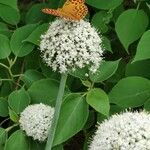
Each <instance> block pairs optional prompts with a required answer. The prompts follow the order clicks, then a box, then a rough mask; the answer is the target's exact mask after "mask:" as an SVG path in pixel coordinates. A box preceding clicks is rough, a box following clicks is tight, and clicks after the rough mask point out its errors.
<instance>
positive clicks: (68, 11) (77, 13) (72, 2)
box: [42, 0, 88, 21]
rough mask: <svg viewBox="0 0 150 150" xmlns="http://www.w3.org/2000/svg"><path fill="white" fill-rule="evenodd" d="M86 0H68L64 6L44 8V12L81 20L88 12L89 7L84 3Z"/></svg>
mask: <svg viewBox="0 0 150 150" xmlns="http://www.w3.org/2000/svg"><path fill="white" fill-rule="evenodd" d="M84 3H85V0H67V1H66V2H65V4H64V5H63V7H62V8H58V9H49V8H45V9H42V12H44V13H46V14H51V15H54V16H59V17H62V18H66V19H69V20H75V21H79V20H81V19H83V18H84V17H85V16H86V14H87V13H88V8H87V6H86V5H85V4H84Z"/></svg>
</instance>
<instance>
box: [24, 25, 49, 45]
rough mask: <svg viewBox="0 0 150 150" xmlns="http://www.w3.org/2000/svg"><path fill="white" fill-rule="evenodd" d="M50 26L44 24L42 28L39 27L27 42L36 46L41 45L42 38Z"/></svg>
mask: <svg viewBox="0 0 150 150" xmlns="http://www.w3.org/2000/svg"><path fill="white" fill-rule="evenodd" d="M48 26H49V24H48V23H44V24H42V25H40V26H38V27H37V28H36V29H35V30H34V31H33V32H32V33H31V34H30V35H29V37H28V38H27V39H26V40H25V41H27V42H31V43H33V44H35V45H39V44H40V36H41V35H42V34H43V33H44V32H45V31H46V30H47V28H48Z"/></svg>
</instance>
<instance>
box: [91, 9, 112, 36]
mask: <svg viewBox="0 0 150 150" xmlns="http://www.w3.org/2000/svg"><path fill="white" fill-rule="evenodd" d="M111 17H112V14H111V13H108V12H106V11H100V12H98V13H96V14H95V15H94V16H93V18H92V24H93V25H94V26H95V27H96V28H97V29H98V30H99V31H100V32H101V33H105V32H107V31H108V26H107V24H108V23H109V22H110V19H111Z"/></svg>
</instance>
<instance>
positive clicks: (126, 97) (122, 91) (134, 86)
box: [109, 77, 150, 108]
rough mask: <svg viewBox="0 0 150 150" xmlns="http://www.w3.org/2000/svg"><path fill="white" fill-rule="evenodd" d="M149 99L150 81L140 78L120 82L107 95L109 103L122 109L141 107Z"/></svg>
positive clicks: (128, 78)
mask: <svg viewBox="0 0 150 150" xmlns="http://www.w3.org/2000/svg"><path fill="white" fill-rule="evenodd" d="M149 98H150V81H149V80H147V79H145V78H142V77H127V78H124V79H122V80H120V81H119V82H118V83H117V84H116V85H115V86H114V87H113V88H112V90H111V92H110V93H109V99H110V102H111V103H115V104H117V105H118V106H120V107H123V108H129V107H131V108H135V107H138V106H142V105H143V104H144V103H145V101H147V100H148V99H149Z"/></svg>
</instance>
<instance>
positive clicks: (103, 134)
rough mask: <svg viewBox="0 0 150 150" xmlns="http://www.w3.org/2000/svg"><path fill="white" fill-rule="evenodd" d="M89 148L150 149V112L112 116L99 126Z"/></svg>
mask: <svg viewBox="0 0 150 150" xmlns="http://www.w3.org/2000/svg"><path fill="white" fill-rule="evenodd" d="M89 150H150V114H148V113H146V112H133V113H132V112H126V113H123V114H120V115H114V116H112V118H110V119H109V120H106V121H104V122H103V123H102V124H101V125H100V126H99V127H98V130H97V132H96V134H95V136H94V138H93V141H92V143H91V145H90V147H89Z"/></svg>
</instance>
